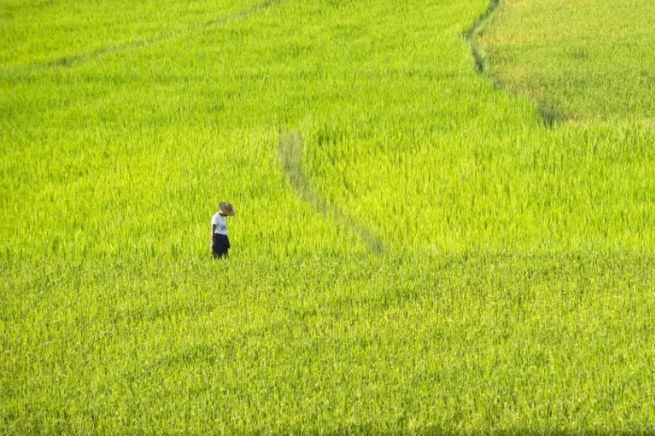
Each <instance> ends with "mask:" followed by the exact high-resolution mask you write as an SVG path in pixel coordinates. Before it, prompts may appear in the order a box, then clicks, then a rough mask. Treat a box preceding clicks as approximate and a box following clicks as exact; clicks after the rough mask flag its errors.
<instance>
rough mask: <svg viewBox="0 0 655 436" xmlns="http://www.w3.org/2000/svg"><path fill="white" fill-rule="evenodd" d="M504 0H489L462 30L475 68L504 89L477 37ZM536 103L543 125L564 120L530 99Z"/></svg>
mask: <svg viewBox="0 0 655 436" xmlns="http://www.w3.org/2000/svg"><path fill="white" fill-rule="evenodd" d="M503 4H504V0H491V1H490V3H489V6H488V7H487V9H486V10H485V11H484V12H483V13H482V15H480V16H479V17H478V18H477V19H476V20H475V21H474V22H473V24H472V25H471V27H470V28H469V29H468V30H467V31H466V32H464V38H465V39H466V41H467V42H468V44H469V46H470V47H471V53H472V54H473V60H474V61H475V70H476V71H477V72H478V73H479V74H480V75H482V76H484V77H486V78H487V79H488V80H489V81H490V82H491V83H493V85H494V86H495V87H496V88H498V89H503V90H506V89H507V88H506V86H505V84H504V83H503V81H502V80H500V78H499V77H497V76H494V75H493V74H491V72H490V71H489V62H488V56H487V53H486V52H485V50H484V49H483V48H482V47H481V46H480V44H479V42H478V41H479V39H480V37H481V36H482V35H483V34H484V32H485V31H486V30H487V28H488V27H489V26H490V25H491V23H492V22H493V20H494V18H495V16H496V13H497V12H498V11H499V10H500V8H502V7H503ZM508 92H509V91H508ZM532 101H534V102H535V104H536V105H537V108H538V110H539V115H541V119H542V120H543V123H544V126H545V127H547V128H552V127H554V126H555V125H556V124H559V123H561V122H562V121H564V117H563V116H562V115H560V114H558V113H557V112H556V111H555V110H553V109H552V108H549V107H547V106H545V105H543V104H541V103H539V102H538V101H536V100H534V99H532Z"/></svg>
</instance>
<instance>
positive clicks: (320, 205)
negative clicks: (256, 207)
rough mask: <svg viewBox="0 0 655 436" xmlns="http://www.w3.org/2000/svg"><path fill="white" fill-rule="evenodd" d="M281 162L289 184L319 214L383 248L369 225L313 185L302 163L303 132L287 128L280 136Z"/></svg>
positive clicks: (379, 249)
mask: <svg viewBox="0 0 655 436" xmlns="http://www.w3.org/2000/svg"><path fill="white" fill-rule="evenodd" d="M279 153H280V165H281V167H282V171H283V172H284V174H285V175H286V178H287V180H288V181H289V184H290V185H291V187H292V188H293V190H294V191H295V192H296V194H297V195H298V196H299V197H300V198H301V199H302V200H303V201H306V202H307V203H309V204H311V205H312V207H313V208H314V209H315V210H316V211H317V212H318V213H320V214H323V215H326V216H328V217H330V218H331V219H332V220H334V221H335V222H336V223H337V224H338V225H339V226H342V227H343V228H346V229H348V230H349V231H350V232H352V233H354V234H355V235H356V236H357V237H358V238H360V239H361V240H362V241H363V242H364V243H365V244H366V247H367V249H368V250H369V251H370V252H372V253H374V254H376V255H380V254H382V253H383V252H384V242H383V241H382V239H380V238H379V237H378V236H376V235H375V234H374V233H373V232H371V231H370V230H369V229H368V228H366V227H364V226H362V225H361V224H359V223H357V222H356V221H355V220H353V219H352V218H351V217H350V216H348V215H347V214H346V213H345V212H344V211H342V210H340V209H339V208H338V207H337V205H335V204H332V203H330V202H328V201H327V200H326V199H325V198H323V197H322V196H321V195H320V194H319V193H318V192H316V190H314V188H312V186H311V184H310V182H309V179H308V178H307V176H306V174H305V172H304V170H303V169H302V165H301V156H302V136H301V135H300V133H299V132H284V133H281V134H280V139H279Z"/></svg>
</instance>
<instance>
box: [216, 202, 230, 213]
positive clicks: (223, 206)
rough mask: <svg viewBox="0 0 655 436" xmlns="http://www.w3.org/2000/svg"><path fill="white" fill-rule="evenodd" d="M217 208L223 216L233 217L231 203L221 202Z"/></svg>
mask: <svg viewBox="0 0 655 436" xmlns="http://www.w3.org/2000/svg"><path fill="white" fill-rule="evenodd" d="M218 208H219V209H220V211H221V213H222V214H223V215H227V216H234V208H233V207H232V203H224V202H222V201H221V202H220V203H218Z"/></svg>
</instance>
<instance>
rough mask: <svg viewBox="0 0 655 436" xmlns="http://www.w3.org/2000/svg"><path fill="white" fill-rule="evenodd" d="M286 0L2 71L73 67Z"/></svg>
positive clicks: (163, 40)
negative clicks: (172, 30)
mask: <svg viewBox="0 0 655 436" xmlns="http://www.w3.org/2000/svg"><path fill="white" fill-rule="evenodd" d="M283 1H284V0H266V1H264V2H261V3H257V4H254V5H252V6H249V7H247V8H244V9H241V10H239V11H237V12H235V13H233V14H229V15H224V16H221V17H217V18H213V19H211V20H208V21H205V22H204V23H203V24H200V25H198V26H193V27H188V28H186V29H182V30H179V31H176V32H170V33H162V34H159V35H156V36H153V37H151V38H142V39H138V40H136V41H132V42H126V43H122V44H115V45H108V46H105V47H101V48H98V49H95V50H92V51H90V52H87V53H82V54H78V55H72V56H64V57H61V58H58V59H54V60H49V61H45V62H37V63H33V64H28V65H24V66H20V67H16V68H12V69H7V70H4V71H2V72H3V73H14V74H20V73H29V72H40V71H47V70H51V69H56V68H67V67H72V66H75V65H80V64H83V63H85V62H87V61H89V60H91V59H95V58H98V57H100V56H103V55H106V54H109V53H117V52H121V51H126V50H131V49H138V48H142V47H146V46H149V45H153V44H158V43H161V42H166V41H170V40H173V39H175V38H179V37H182V36H186V35H191V34H194V33H198V32H202V31H205V30H207V29H210V28H212V27H215V26H220V25H223V24H226V23H228V22H231V21H237V20H240V19H243V18H246V17H248V16H250V15H253V14H255V13H257V12H260V11H263V10H265V9H268V8H270V7H272V6H275V5H277V4H280V3H282V2H283Z"/></svg>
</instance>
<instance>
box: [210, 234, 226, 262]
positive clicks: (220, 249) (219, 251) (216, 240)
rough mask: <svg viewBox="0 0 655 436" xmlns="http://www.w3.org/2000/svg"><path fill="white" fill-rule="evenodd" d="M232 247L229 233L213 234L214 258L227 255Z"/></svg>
mask: <svg viewBox="0 0 655 436" xmlns="http://www.w3.org/2000/svg"><path fill="white" fill-rule="evenodd" d="M229 249H230V240H229V239H227V235H218V234H216V233H214V235H213V236H212V256H214V259H219V258H221V257H222V256H225V257H227V252H228V250H229Z"/></svg>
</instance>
